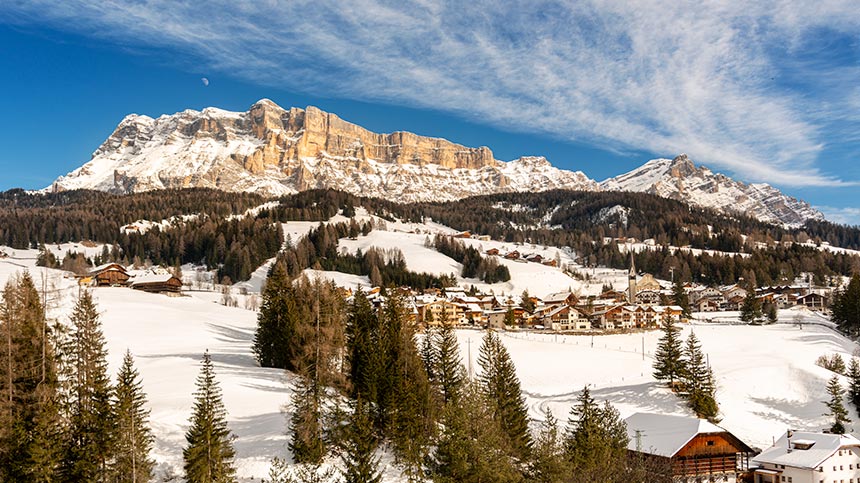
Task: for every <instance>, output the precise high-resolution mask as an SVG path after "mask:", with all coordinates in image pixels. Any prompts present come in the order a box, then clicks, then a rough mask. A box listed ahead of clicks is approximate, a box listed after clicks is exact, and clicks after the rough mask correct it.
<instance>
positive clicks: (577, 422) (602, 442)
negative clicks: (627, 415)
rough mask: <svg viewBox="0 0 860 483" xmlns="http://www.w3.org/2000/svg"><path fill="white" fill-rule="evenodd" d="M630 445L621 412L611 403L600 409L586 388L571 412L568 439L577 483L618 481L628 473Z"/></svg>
mask: <svg viewBox="0 0 860 483" xmlns="http://www.w3.org/2000/svg"><path fill="white" fill-rule="evenodd" d="M627 443H628V438H627V426H626V424H625V423H624V420H623V419H621V415H620V414H619V413H618V411H617V410H616V409H615V408H614V407H612V405H610V404H609V402H608V401H607V402H605V403H604V405H603V406H602V407H601V406H600V405H598V404H597V403H596V402H595V401H594V399H593V398H592V397H591V391H589V389H588V386H586V387H584V388H583V389H582V392H581V393H580V395H579V398H578V399H577V403H576V404H575V405H574V406H573V407H572V408H571V410H570V417H569V419H568V422H567V429H566V431H565V438H564V454H565V459H566V460H567V462H568V464H569V465H570V469H571V471H572V474H573V481H576V482H592V481H617V479H618V478H619V476H621V475H622V474H623V472H624V457H625V455H626V453H627Z"/></svg>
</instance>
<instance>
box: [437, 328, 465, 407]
mask: <svg viewBox="0 0 860 483" xmlns="http://www.w3.org/2000/svg"><path fill="white" fill-rule="evenodd" d="M436 341H437V346H436V348H435V351H434V353H435V354H436V364H435V366H434V368H433V373H434V374H435V375H436V384H437V386H438V388H439V393H440V394H441V396H442V402H443V403H444V404H449V403H454V404H456V401H457V399H458V398H459V396H460V391H461V390H462V388H463V384H464V383H465V380H466V371H465V369H464V368H463V363H462V362H461V359H460V344H459V342H457V334H456V332H454V329H453V328H452V327H451V326H449V325H445V326H442V330H441V331H440V333H439V335H438V337H437V338H436Z"/></svg>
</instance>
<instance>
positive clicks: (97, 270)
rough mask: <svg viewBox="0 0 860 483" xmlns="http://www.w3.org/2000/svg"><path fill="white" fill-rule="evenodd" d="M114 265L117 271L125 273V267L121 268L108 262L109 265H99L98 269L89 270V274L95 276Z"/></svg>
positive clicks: (114, 263) (117, 264)
mask: <svg viewBox="0 0 860 483" xmlns="http://www.w3.org/2000/svg"><path fill="white" fill-rule="evenodd" d="M114 265H116V267H117V268H118V269H120V270H121V271H123V272H125V271H126V270H125V267H123V266H122V265H120V264H119V263H116V262H110V263H105V264H102V265H99V266H98V267H95V268H93V269H92V270H90V273H91V274H96V273H99V272H102V271H104V270H106V269H108V268H110V267H112V266H114Z"/></svg>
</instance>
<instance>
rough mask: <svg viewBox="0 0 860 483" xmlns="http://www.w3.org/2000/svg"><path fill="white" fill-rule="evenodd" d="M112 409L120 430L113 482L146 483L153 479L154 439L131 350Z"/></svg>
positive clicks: (119, 377)
mask: <svg viewBox="0 0 860 483" xmlns="http://www.w3.org/2000/svg"><path fill="white" fill-rule="evenodd" d="M113 408H114V409H113V411H114V416H115V417H116V428H117V433H116V441H115V446H114V448H115V449H114V453H115V456H116V459H115V461H114V465H113V474H114V480H113V481H115V482H116V483H146V482H148V481H150V480H151V479H152V470H153V468H154V467H155V462H154V461H153V460H152V458H151V457H150V455H149V453H150V451H151V450H152V443H153V436H152V431H151V430H150V428H149V410H148V409H146V394H145V393H144V392H143V386H142V384H141V381H140V374H139V373H138V372H137V369H135V368H134V359H133V358H132V356H131V352H129V351H126V353H125V356H124V357H123V359H122V366H121V367H120V369H119V373H118V374H117V381H116V387H115V388H114V405H113Z"/></svg>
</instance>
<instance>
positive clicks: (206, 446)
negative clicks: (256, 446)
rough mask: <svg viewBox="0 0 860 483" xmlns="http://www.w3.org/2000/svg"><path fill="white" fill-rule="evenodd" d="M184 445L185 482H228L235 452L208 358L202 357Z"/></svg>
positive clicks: (207, 353) (232, 479) (225, 413)
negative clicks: (192, 409)
mask: <svg viewBox="0 0 860 483" xmlns="http://www.w3.org/2000/svg"><path fill="white" fill-rule="evenodd" d="M185 440H186V441H187V443H188V445H187V446H186V447H185V449H183V450H182V458H183V460H184V461H185V465H184V469H185V479H186V480H187V481H188V483H231V482H233V481H235V473H236V469H235V468H234V467H233V457H234V456H235V454H236V453H235V451H234V449H233V443H232V441H231V433H230V429H229V428H228V427H227V410H226V409H225V408H224V403H223V401H222V400H221V388H220V387H218V382H217V381H216V380H215V371H214V369H213V367H212V358H211V357H210V356H209V351H208V350H207V351H206V352H205V353H204V354H203V364H202V366H201V368H200V375H198V376H197V391H196V392H195V393H194V411H193V413H192V415H191V427H190V428H188V432H187V433H185Z"/></svg>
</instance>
